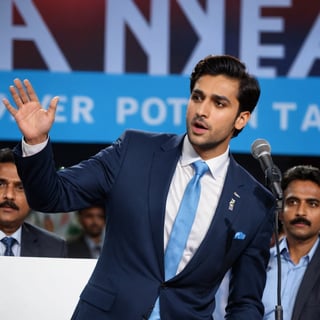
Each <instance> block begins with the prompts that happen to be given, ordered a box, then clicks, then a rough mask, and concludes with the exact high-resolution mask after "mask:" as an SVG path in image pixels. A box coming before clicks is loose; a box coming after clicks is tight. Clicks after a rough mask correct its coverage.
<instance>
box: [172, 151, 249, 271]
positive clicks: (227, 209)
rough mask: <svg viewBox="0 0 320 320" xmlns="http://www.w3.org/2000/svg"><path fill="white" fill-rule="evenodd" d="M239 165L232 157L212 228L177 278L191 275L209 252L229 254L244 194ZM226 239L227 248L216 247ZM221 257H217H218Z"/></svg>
mask: <svg viewBox="0 0 320 320" xmlns="http://www.w3.org/2000/svg"><path fill="white" fill-rule="evenodd" d="M237 166H238V164H237V163H236V162H235V160H234V159H233V158H232V156H230V164H229V168H228V171H227V175H226V179H225V183H224V186H223V189H222V192H221V196H220V199H219V203H218V206H217V209H216V212H215V215H214V217H213V219H212V222H211V224H210V227H209V229H208V232H207V234H206V236H205V237H204V239H203V241H202V243H201V244H200V246H199V248H198V250H197V251H196V253H195V255H194V256H193V258H192V259H191V260H190V262H189V263H188V264H187V266H186V267H185V268H184V270H182V272H181V273H180V274H178V275H177V277H180V276H183V275H184V274H185V273H189V272H191V271H192V270H194V269H196V268H198V267H199V265H200V264H201V263H203V262H205V261H206V255H207V253H208V252H211V251H212V250H215V251H216V252H217V251H218V250H220V251H221V252H223V254H225V253H227V252H228V250H229V249H230V247H231V244H232V241H233V238H234V235H235V230H234V226H233V225H234V220H235V219H237V217H238V216H239V215H238V212H239V208H240V203H241V201H242V200H241V195H242V192H244V190H243V188H242V186H243V182H242V179H241V177H240V176H239V175H238V171H237ZM224 238H226V241H225V242H226V247H225V248H222V247H221V246H220V245H219V246H217V247H216V246H214V245H213V244H214V243H215V240H216V239H219V240H221V242H223V241H222V240H223V239H224ZM218 256H219V255H217V257H218Z"/></svg>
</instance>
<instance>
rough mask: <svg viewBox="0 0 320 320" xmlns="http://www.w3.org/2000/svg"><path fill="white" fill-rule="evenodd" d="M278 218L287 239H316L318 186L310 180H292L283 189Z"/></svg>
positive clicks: (319, 225) (319, 208) (319, 209)
mask: <svg viewBox="0 0 320 320" xmlns="http://www.w3.org/2000/svg"><path fill="white" fill-rule="evenodd" d="M280 218H281V220H282V221H283V223H284V228H285V232H286V235H287V237H288V239H294V240H298V241H300V240H303V241H306V240H309V239H310V240H316V239H317V238H318V236H319V231H320V187H319V186H318V185H317V184H316V183H314V182H312V181H307V180H306V181H304V180H295V181H292V182H291V183H290V184H289V185H288V187H287V189H286V190H284V208H283V212H282V213H281V216H280Z"/></svg>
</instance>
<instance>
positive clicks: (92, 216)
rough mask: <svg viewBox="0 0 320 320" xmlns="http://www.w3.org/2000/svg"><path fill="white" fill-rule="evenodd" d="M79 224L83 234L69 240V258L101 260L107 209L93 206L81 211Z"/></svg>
mask: <svg viewBox="0 0 320 320" xmlns="http://www.w3.org/2000/svg"><path fill="white" fill-rule="evenodd" d="M78 218H79V223H80V225H81V227H82V230H83V232H82V234H81V235H80V236H78V237H76V238H75V239H71V240H69V241H68V242H67V243H68V257H69V258H94V259H97V258H99V255H100V251H101V248H102V244H103V240H104V231H105V226H106V214H105V209H104V207H102V206H92V207H89V208H85V209H82V210H79V212H78Z"/></svg>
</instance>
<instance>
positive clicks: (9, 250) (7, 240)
mask: <svg viewBox="0 0 320 320" xmlns="http://www.w3.org/2000/svg"><path fill="white" fill-rule="evenodd" d="M1 242H2V243H3V244H4V245H5V246H6V251H5V252H4V255H5V256H14V254H13V251H12V247H13V245H14V244H15V242H16V239H15V238H12V237H4V238H3V239H1Z"/></svg>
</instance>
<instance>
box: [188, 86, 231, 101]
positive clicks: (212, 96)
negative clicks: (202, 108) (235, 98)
mask: <svg viewBox="0 0 320 320" xmlns="http://www.w3.org/2000/svg"><path fill="white" fill-rule="evenodd" d="M192 93H197V94H200V95H202V96H204V95H205V94H204V93H203V91H202V90H200V89H194V90H193V91H192ZM210 97H211V98H213V99H214V100H219V101H221V100H223V101H226V102H228V103H231V101H230V100H229V99H228V98H227V97H226V96H220V95H218V94H211V95H210Z"/></svg>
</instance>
